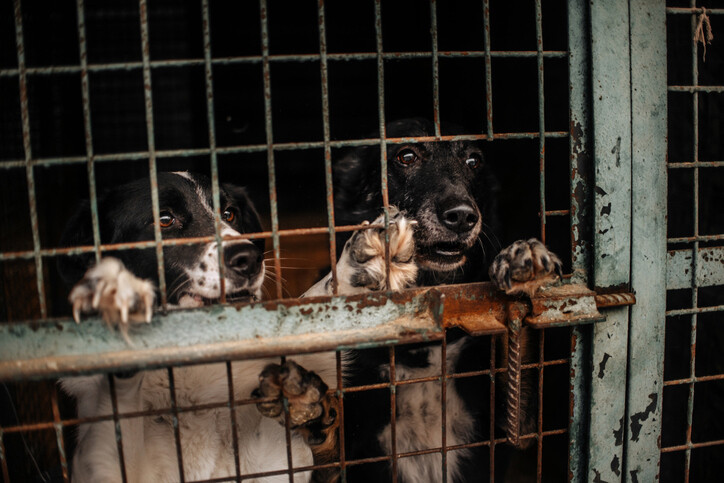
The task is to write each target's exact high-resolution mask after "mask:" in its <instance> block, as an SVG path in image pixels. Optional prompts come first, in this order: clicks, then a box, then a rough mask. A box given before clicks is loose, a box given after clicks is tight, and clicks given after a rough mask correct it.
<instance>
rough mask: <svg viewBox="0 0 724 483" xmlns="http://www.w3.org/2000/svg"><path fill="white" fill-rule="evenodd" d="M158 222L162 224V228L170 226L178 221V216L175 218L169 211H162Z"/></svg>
mask: <svg viewBox="0 0 724 483" xmlns="http://www.w3.org/2000/svg"><path fill="white" fill-rule="evenodd" d="M158 222H159V223H160V224H161V227H162V228H168V227H169V226H171V225H173V224H174V223H176V218H174V217H173V215H172V214H171V213H169V212H168V211H162V212H161V213H160V216H159V217H158Z"/></svg>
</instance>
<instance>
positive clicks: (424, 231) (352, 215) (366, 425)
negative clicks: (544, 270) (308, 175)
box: [334, 119, 504, 482]
mask: <svg viewBox="0 0 724 483" xmlns="http://www.w3.org/2000/svg"><path fill="white" fill-rule="evenodd" d="M433 135H434V129H433V125H432V123H431V122H429V121H427V120H424V119H404V120H399V121H395V122H392V123H390V124H389V125H388V126H387V129H386V137H387V138H405V137H421V136H433ZM408 150H409V151H412V153H413V156H412V159H414V161H413V162H411V163H407V162H405V159H404V156H403V157H402V158H401V157H400V154H401V153H402V154H403V155H404V154H407V155H409V152H407V151H408ZM471 156H473V157H476V158H477V159H478V160H479V161H480V162H479V163H478V164H477V166H475V167H471V166H469V165H468V164H467V163H466V160H468V159H470V157H471ZM387 166H388V168H387V170H388V176H387V183H388V188H389V202H390V204H391V205H396V206H397V207H398V208H400V209H401V210H403V211H405V212H406V214H407V216H409V217H410V218H412V219H414V220H417V221H418V225H417V227H416V230H415V242H416V248H417V251H418V255H417V261H418V264H419V266H420V267H421V268H422V269H421V270H420V272H419V273H420V275H419V276H418V284H419V285H435V284H441V283H445V284H448V283H460V282H472V281H482V280H486V279H487V272H488V266H489V264H490V263H491V262H492V260H493V258H494V256H495V254H496V253H497V252H498V251H499V250H500V248H501V247H500V246H499V244H498V242H497V237H496V231H497V228H498V218H497V199H498V193H499V188H498V184H497V182H496V180H495V177H494V175H493V173H492V170H491V168H490V165H489V164H488V162H487V161H486V160H485V159H484V158H483V155H482V150H481V147H480V146H479V144H478V143H474V142H468V141H455V142H435V143H432V142H423V143H402V144H390V143H388V144H387ZM380 173H381V166H380V150H379V146H370V147H361V148H357V149H354V150H352V151H350V152H349V153H347V154H346V156H344V157H343V158H342V159H340V160H338V161H337V162H336V163H335V164H334V188H335V216H336V221H337V224H338V225H347V224H357V223H360V222H362V221H364V220H373V219H374V218H375V217H376V216H377V215H378V214H379V213H380V211H381V208H382V194H381V180H380ZM451 206H452V207H454V206H465V207H467V208H472V210H473V211H474V212H477V213H478V214H479V215H478V216H479V217H480V219H481V222H482V224H481V227H480V232H479V233H478V234H477V236H473V237H472V238H471V237H470V233H469V232H468V231H466V230H457V229H450V228H449V226H448V225H446V222H445V216H444V213H445V212H446V210H447V209H449V208H450V207H451ZM337 246H338V247H342V246H344V245H343V244H342V243H339V244H338V245H337ZM455 250H459V251H460V253H461V257H462V259H464V263H463V264H462V265H460V266H456V267H455V268H445V266H447V267H450V265H451V263H447V262H450V259H451V258H452V259H454V258H455V257H444V256H439V255H438V252H439V251H443V252H446V251H455ZM453 261H454V260H453ZM460 337H465V336H464V335H463V334H462V332H461V331H459V330H451V331H448V341H454V340H457V339H459V338H460ZM425 347H429V345H426V344H415V345H413V346H399V347H397V348H396V350H395V353H396V363H397V364H398V365H407V366H410V367H425V366H427V365H429V364H430V361H429V360H428V352H427V351H426V350H425ZM489 347H490V344H489V339H488V338H476V339H471V340H470V341H469V342H468V344H467V349H466V350H464V351H463V353H462V354H461V356H460V358H459V360H458V363H457V366H456V367H455V368H450V370H454V371H455V372H463V371H466V370H474V369H483V368H489V361H490V357H489ZM353 357H354V360H355V363H354V364H353V365H352V371H351V373H350V375H349V376H350V377H349V380H350V385H352V386H354V385H362V384H373V383H379V382H383V381H385V379H386V376H385V375H384V371H383V370H381V367H382V366H383V365H384V364H387V363H389V360H388V349H377V350H366V351H356V352H354V356H353ZM455 384H456V390H457V392H458V393H459V394H461V397H463V399H464V400H465V401H466V403H467V404H468V406H469V408H470V410H471V413H472V414H474V415H475V418H476V419H477V420H478V421H477V422H476V429H477V432H478V435H479V439H480V440H485V439H487V438H488V435H489V430H490V428H489V427H488V414H489V413H488V410H489V407H488V403H489V401H490V398H489V394H488V387H489V386H488V379H487V378H461V379H458V380H456V383H455ZM497 414H499V415H500V414H501V413H497ZM498 418H499V419H500V416H499V417H498ZM389 420H390V396H389V391H388V390H376V391H363V392H358V393H350V394H349V395H347V396H345V439H346V451H347V455H348V457H349V458H350V459H356V458H365V457H372V456H379V455H382V449H381V448H380V446H379V443H378V441H377V435H378V434H379V433H380V431H381V430H382V428H383V427H384V426H385V425H386V424H388V423H389ZM496 451H497V450H496ZM501 453H503V452H501ZM500 457H504V455H502V454H501V455H500ZM488 462H489V460H488V456H487V452H486V451H485V450H484V448H483V449H481V448H478V449H475V450H473V453H472V457H471V458H470V459H469V460H468V461H466V462H465V463H464V465H463V475H464V476H463V481H486V480H487V476H485V475H487V474H488V471H489V466H488ZM347 475H348V478H349V481H360V482H363V481H391V475H390V467H389V464H387V463H377V464H363V465H355V466H351V467H348V473H347Z"/></svg>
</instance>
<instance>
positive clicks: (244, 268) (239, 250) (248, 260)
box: [224, 243, 263, 278]
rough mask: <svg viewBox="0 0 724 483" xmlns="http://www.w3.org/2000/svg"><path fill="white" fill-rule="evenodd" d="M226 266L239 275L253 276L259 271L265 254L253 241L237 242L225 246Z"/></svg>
mask: <svg viewBox="0 0 724 483" xmlns="http://www.w3.org/2000/svg"><path fill="white" fill-rule="evenodd" d="M224 260H225V261H226V268H228V269H230V270H232V271H234V272H235V273H237V274H238V275H242V276H244V277H247V278H251V277H253V276H255V275H256V274H258V273H259V270H261V264H262V261H263V256H262V253H261V250H259V249H258V248H257V247H256V245H252V244H251V243H237V244H235V245H229V246H227V247H225V248H224Z"/></svg>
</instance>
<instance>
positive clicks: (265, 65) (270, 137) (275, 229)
mask: <svg viewBox="0 0 724 483" xmlns="http://www.w3.org/2000/svg"><path fill="white" fill-rule="evenodd" d="M267 13H268V12H267V8H266V0H259V15H260V21H261V55H262V61H261V63H262V69H263V72H264V121H265V129H266V159H267V170H268V176H269V205H270V207H271V224H272V245H273V247H274V273H275V275H276V288H277V298H278V299H280V298H282V297H283V295H282V266H281V253H280V250H279V212H278V209H277V181H276V169H275V167H274V134H273V130H272V105H271V73H270V66H269V26H268V23H267V20H268V18H267Z"/></svg>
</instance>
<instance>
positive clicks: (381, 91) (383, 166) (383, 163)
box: [375, 0, 397, 478]
mask: <svg viewBox="0 0 724 483" xmlns="http://www.w3.org/2000/svg"><path fill="white" fill-rule="evenodd" d="M375 37H376V48H377V111H378V116H379V129H380V185H381V189H382V206H383V209H384V213H385V280H388V281H389V280H390V234H389V230H388V229H387V228H388V227H389V226H390V196H389V192H388V190H387V139H386V138H387V129H386V127H385V59H384V57H383V55H382V53H383V47H382V6H381V0H375ZM388 290H389V282H388ZM393 431H394V427H393ZM396 465H397V462H396V461H395V467H396ZM395 478H396V476H395Z"/></svg>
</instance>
